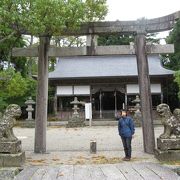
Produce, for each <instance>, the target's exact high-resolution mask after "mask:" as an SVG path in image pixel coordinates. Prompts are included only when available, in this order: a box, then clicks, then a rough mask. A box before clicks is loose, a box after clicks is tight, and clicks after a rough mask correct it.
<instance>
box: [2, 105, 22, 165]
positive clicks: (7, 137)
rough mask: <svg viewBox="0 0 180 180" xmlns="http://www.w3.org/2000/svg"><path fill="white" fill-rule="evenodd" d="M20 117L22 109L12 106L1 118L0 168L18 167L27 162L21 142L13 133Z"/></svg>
mask: <svg viewBox="0 0 180 180" xmlns="http://www.w3.org/2000/svg"><path fill="white" fill-rule="evenodd" d="M20 115H21V108H20V107H19V106H18V105H16V104H11V105H9V106H8V107H7V109H6V111H5V113H4V115H3V116H2V117H0V167H18V166H21V165H22V164H23V163H24V162H25V152H23V151H22V148H21V141H20V140H18V139H17V137H16V136H15V135H14V133H13V127H14V125H15V122H16V117H18V116H20Z"/></svg>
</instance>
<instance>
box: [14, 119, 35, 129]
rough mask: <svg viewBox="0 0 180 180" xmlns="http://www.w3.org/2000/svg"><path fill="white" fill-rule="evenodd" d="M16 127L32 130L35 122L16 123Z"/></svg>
mask: <svg viewBox="0 0 180 180" xmlns="http://www.w3.org/2000/svg"><path fill="white" fill-rule="evenodd" d="M16 126H20V127H26V128H34V127H35V121H34V120H26V121H16Z"/></svg>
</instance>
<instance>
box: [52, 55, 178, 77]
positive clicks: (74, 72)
mask: <svg viewBox="0 0 180 180" xmlns="http://www.w3.org/2000/svg"><path fill="white" fill-rule="evenodd" d="M148 63H149V74H150V76H165V75H173V74H174V71H172V70H168V69H165V68H164V67H163V66H162V64H161V57H160V56H159V55H149V56H148ZM137 75H138V73H137V62H136V56H135V55H116V56H75V57H60V58H58V62H57V65H56V68H55V70H54V71H53V72H50V73H49V79H66V78H72V79H75V78H95V77H127V76H131V77H132V76H137Z"/></svg>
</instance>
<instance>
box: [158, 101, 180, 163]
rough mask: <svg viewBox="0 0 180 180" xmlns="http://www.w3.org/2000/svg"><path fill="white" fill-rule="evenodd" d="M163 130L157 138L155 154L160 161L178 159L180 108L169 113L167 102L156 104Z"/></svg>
mask: <svg viewBox="0 0 180 180" xmlns="http://www.w3.org/2000/svg"><path fill="white" fill-rule="evenodd" d="M157 112H158V113H159V115H160V116H161V117H162V124H163V125H164V132H163V133H162V134H161V135H160V136H159V138H157V149H156V150H155V156H156V158H157V159H159V160H160V161H180V109H175V110H174V112H173V114H172V113H171V111H170V109H169V106H168V105H167V104H160V105H158V106H157Z"/></svg>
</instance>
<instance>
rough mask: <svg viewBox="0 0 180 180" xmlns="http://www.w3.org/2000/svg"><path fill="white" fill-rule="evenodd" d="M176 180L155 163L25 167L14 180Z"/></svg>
mask: <svg viewBox="0 0 180 180" xmlns="http://www.w3.org/2000/svg"><path fill="white" fill-rule="evenodd" d="M30 179H31V180H54V179H59V180H115V179H117V180H131V179H132V180H178V179H180V177H179V176H178V175H177V174H176V173H174V172H173V171H172V170H171V169H169V168H167V167H164V166H161V165H159V164H156V163H131V162H123V163H119V164H106V165H60V166H31V167H26V168H25V169H24V170H23V171H22V172H21V173H20V174H19V175H18V176H16V177H15V180H30Z"/></svg>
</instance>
